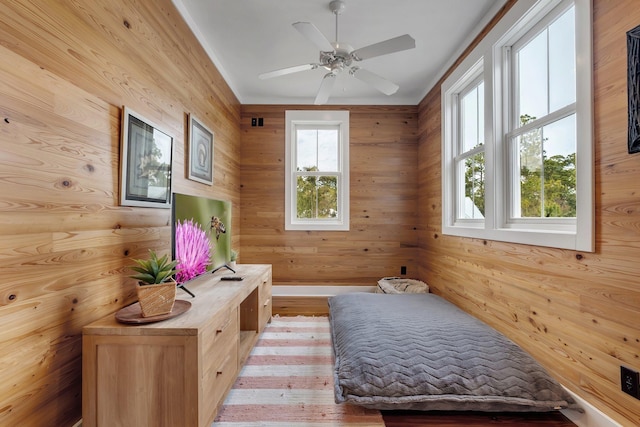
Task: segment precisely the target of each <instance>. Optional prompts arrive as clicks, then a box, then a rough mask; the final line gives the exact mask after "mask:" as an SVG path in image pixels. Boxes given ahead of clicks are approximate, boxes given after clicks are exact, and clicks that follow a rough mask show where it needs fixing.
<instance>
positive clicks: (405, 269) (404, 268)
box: [400, 265, 407, 274]
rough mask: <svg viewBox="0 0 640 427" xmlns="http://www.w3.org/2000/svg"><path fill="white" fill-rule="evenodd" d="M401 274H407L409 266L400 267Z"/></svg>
mask: <svg viewBox="0 0 640 427" xmlns="http://www.w3.org/2000/svg"><path fill="white" fill-rule="evenodd" d="M400 274H407V266H406V265H403V266H402V267H400Z"/></svg>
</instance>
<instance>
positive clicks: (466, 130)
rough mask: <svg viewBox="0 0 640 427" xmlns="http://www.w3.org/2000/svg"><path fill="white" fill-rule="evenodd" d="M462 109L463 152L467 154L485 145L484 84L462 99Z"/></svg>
mask: <svg viewBox="0 0 640 427" xmlns="http://www.w3.org/2000/svg"><path fill="white" fill-rule="evenodd" d="M460 109H461V112H462V117H461V118H460V120H461V126H460V130H461V141H462V152H463V153H465V152H467V151H469V150H471V149H473V148H474V147H477V146H478V145H481V144H482V143H483V139H484V82H482V83H480V84H479V85H478V86H476V87H475V88H474V89H473V90H471V91H470V92H469V93H467V94H466V95H464V96H463V97H462V99H461V101H460Z"/></svg>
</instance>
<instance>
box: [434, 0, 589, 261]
mask: <svg viewBox="0 0 640 427" xmlns="http://www.w3.org/2000/svg"><path fill="white" fill-rule="evenodd" d="M591 63H592V61H591V2H590V1H589V0H522V1H519V2H517V3H516V4H515V5H514V6H513V7H512V8H511V9H510V10H509V12H508V13H507V14H506V15H505V17H504V18H503V19H502V20H501V21H500V22H499V23H498V24H497V25H496V26H495V27H494V28H493V29H492V30H491V31H490V32H489V33H488V34H487V36H486V37H485V38H484V39H483V40H482V41H481V42H480V43H479V44H478V46H477V47H476V48H475V49H474V50H473V51H472V52H471V53H470V54H469V56H468V57H467V58H465V59H464V60H463V61H462V63H461V64H460V65H459V66H458V68H457V69H456V70H454V71H453V72H452V73H451V75H450V76H449V77H448V78H447V80H446V81H445V82H444V83H443V85H442V111H443V114H442V132H443V138H442V142H443V147H442V149H443V156H442V170H443V175H442V180H443V195H442V198H443V216H442V221H443V224H442V227H443V233H444V234H452V235H458V236H468V237H477V238H484V239H494V240H502V241H509V242H516V243H525V244H533V245H541V246H553V247H559V248H567V249H577V250H585V251H591V250H593V245H594V243H593V234H594V233H593V143H592V104H591V99H592V97H591V93H592V89H591V68H592V66H591ZM578 64H580V66H578Z"/></svg>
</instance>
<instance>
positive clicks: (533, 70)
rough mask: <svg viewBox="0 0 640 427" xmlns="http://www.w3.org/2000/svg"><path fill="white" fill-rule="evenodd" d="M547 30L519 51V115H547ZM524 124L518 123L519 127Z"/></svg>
mask: <svg viewBox="0 0 640 427" xmlns="http://www.w3.org/2000/svg"><path fill="white" fill-rule="evenodd" d="M547 70H548V67H547V31H546V30H545V31H543V32H542V33H540V34H539V35H538V36H536V37H535V38H534V39H533V40H531V41H530V42H529V43H527V44H526V45H525V46H524V47H523V48H522V49H520V51H519V52H518V73H517V79H518V101H519V102H518V115H519V117H520V118H522V117H523V116H524V117H533V118H540V117H542V116H545V115H547V113H548V111H547V93H548V91H547ZM521 124H522V120H521V122H520V123H517V126H518V127H519V126H520V125H521Z"/></svg>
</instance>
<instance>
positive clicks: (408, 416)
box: [382, 411, 575, 427]
mask: <svg viewBox="0 0 640 427" xmlns="http://www.w3.org/2000/svg"><path fill="white" fill-rule="evenodd" d="M382 417H383V419H384V423H385V426H386V427H421V426H429V427H449V426H465V427H481V426H500V427H522V426H541V427H575V424H574V423H572V422H571V421H570V420H569V419H568V418H567V417H565V416H564V415H562V414H561V413H560V412H541V413H486V412H450V411H433V412H417V411H382Z"/></svg>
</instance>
